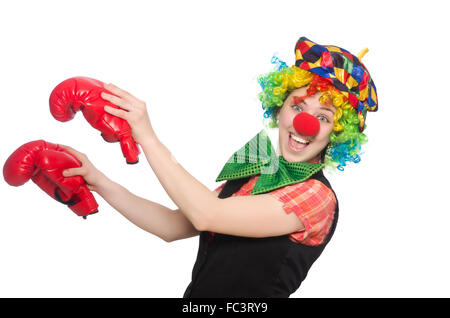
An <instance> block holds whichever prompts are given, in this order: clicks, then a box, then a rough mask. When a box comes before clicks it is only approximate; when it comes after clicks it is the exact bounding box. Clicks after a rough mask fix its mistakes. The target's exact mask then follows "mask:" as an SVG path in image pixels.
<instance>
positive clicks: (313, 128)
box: [294, 112, 320, 136]
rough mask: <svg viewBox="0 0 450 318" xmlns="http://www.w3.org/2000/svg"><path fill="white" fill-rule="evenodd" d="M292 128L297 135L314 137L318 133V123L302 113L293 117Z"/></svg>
mask: <svg viewBox="0 0 450 318" xmlns="http://www.w3.org/2000/svg"><path fill="white" fill-rule="evenodd" d="M294 128H295V130H296V131H297V132H298V133H299V134H302V135H304V136H314V135H317V133H318V132H319V129H320V123H319V120H318V119H317V118H316V117H314V116H313V115H310V114H308V113H306V112H303V113H300V114H298V115H297V116H295V117H294Z"/></svg>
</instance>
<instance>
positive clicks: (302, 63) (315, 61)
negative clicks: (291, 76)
mask: <svg viewBox="0 0 450 318" xmlns="http://www.w3.org/2000/svg"><path fill="white" fill-rule="evenodd" d="M367 51H368V50H367V49H365V50H363V51H362V52H361V53H360V54H359V57H356V56H355V55H353V54H351V53H350V52H349V51H347V50H344V49H342V48H340V47H337V46H333V45H319V44H317V43H314V42H312V41H310V40H309V39H307V38H306V37H301V38H300V39H299V40H298V41H297V44H296V45H295V65H296V66H297V67H299V68H302V69H304V70H307V71H310V72H312V73H314V74H317V75H319V76H321V77H323V78H325V79H327V80H328V81H329V82H330V83H331V84H333V86H334V87H336V88H337V89H339V90H340V91H341V92H342V94H344V96H346V97H347V98H348V101H349V103H350V104H351V105H352V106H353V107H354V108H355V110H356V111H357V113H358V118H359V121H360V126H359V129H360V131H363V130H364V126H365V119H366V114H367V111H371V112H375V111H377V110H378V98H377V90H376V88H375V84H374V82H373V80H372V78H371V76H370V74H369V71H368V70H367V68H366V67H365V66H364V64H363V63H361V58H362V56H363V55H364V54H365V53H366V52H367Z"/></svg>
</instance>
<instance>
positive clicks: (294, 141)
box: [288, 133, 311, 152]
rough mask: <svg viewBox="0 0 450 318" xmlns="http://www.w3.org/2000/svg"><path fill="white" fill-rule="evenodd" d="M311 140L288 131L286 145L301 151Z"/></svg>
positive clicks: (293, 149)
mask: <svg viewBox="0 0 450 318" xmlns="http://www.w3.org/2000/svg"><path fill="white" fill-rule="evenodd" d="M310 143H311V142H310V141H308V140H305V139H303V138H300V137H298V136H295V135H294V134H292V133H289V140H288V145H289V148H290V149H291V150H292V151H295V152H299V151H303V150H304V149H305V148H306V147H307V146H308V145H309V144H310Z"/></svg>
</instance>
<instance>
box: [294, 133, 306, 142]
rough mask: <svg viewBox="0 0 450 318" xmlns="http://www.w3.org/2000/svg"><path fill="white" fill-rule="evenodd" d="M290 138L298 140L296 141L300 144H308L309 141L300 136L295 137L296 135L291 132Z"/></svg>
mask: <svg viewBox="0 0 450 318" xmlns="http://www.w3.org/2000/svg"><path fill="white" fill-rule="evenodd" d="M291 138H292V139H294V140H295V141H298V142H300V143H302V144H308V143H309V141H307V140H304V139H302V138H300V137H297V136H295V135H293V134H291Z"/></svg>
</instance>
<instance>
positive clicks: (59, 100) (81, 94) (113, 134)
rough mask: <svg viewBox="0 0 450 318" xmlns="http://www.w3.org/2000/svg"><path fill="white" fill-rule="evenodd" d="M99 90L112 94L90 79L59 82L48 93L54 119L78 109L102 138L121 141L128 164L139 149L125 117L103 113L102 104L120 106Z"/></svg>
mask: <svg viewBox="0 0 450 318" xmlns="http://www.w3.org/2000/svg"><path fill="white" fill-rule="evenodd" d="M102 92H105V93H108V94H112V93H111V92H109V91H108V90H106V89H105V88H104V87H103V83H102V82H100V81H98V80H95V79H93V78H88V77H73V78H69V79H67V80H65V81H63V82H61V83H60V84H58V86H56V87H55V88H54V89H53V91H52V93H51V94H50V112H51V113H52V115H53V117H54V118H55V119H56V120H59V121H69V120H71V119H72V118H73V117H74V116H75V113H76V112H77V111H79V110H81V112H82V113H83V115H84V117H85V118H86V120H87V121H88V122H89V124H91V126H92V127H94V128H95V129H98V130H100V131H101V135H102V137H103V139H104V140H106V141H107V142H116V141H120V147H121V148H122V153H123V155H124V157H125V158H126V161H127V163H129V164H132V163H137V162H138V161H139V159H138V155H139V153H140V151H139V148H138V146H137V145H136V142H135V141H134V139H133V137H132V136H131V128H130V125H128V122H127V121H126V120H123V119H122V118H119V117H116V116H113V115H111V114H108V113H107V112H105V110H104V107H105V106H110V107H113V108H119V107H118V106H116V105H114V104H111V103H110V102H109V101H107V100H105V99H103V98H102V97H101V95H100V94H101V93H102ZM112 95H114V94H112Z"/></svg>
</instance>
